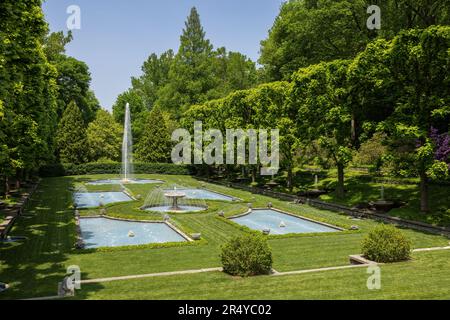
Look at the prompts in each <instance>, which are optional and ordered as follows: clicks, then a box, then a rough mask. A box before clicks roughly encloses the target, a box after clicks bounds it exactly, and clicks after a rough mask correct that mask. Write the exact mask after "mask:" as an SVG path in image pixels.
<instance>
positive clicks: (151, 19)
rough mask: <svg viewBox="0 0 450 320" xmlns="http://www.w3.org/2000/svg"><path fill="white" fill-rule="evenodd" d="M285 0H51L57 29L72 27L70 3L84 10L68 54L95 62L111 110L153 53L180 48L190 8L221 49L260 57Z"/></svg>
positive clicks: (98, 90) (95, 80)
mask: <svg viewBox="0 0 450 320" xmlns="http://www.w3.org/2000/svg"><path fill="white" fill-rule="evenodd" d="M281 3H282V0H220V1H219V0H128V1H126V0H46V1H45V3H44V6H43V8H44V13H45V15H46V19H47V21H48V22H49V25H50V29H51V31H60V30H64V31H65V32H66V31H67V27H66V20H67V18H68V17H69V14H67V13H66V10H67V7H68V6H70V5H78V6H79V7H80V9H81V29H80V30H74V40H73V41H72V43H70V44H69V45H68V46H67V53H68V54H69V55H71V56H74V57H75V58H77V59H79V60H82V61H84V62H86V63H87V64H88V65H89V68H90V71H91V75H92V83H91V87H92V89H93V90H94V91H95V94H96V95H97V98H98V99H99V100H100V103H101V105H102V107H104V108H105V109H109V110H110V109H111V107H112V105H113V104H114V102H115V100H116V97H117V95H119V94H120V93H121V92H123V91H125V90H126V89H127V88H128V87H130V78H131V76H138V75H140V74H141V71H140V68H141V65H142V63H143V62H144V61H145V60H146V59H147V57H148V56H149V55H150V54H151V53H152V52H155V53H158V54H160V53H162V52H164V51H166V50H167V49H174V50H177V49H178V45H179V36H180V34H181V32H182V29H183V27H184V22H185V20H186V17H187V16H188V14H189V11H190V8H191V7H192V6H196V7H197V9H198V11H199V14H200V18H201V21H202V24H203V27H204V29H205V31H206V36H207V38H209V39H210V40H211V42H212V44H213V45H214V47H215V48H217V47H221V46H225V47H226V48H227V49H228V50H230V51H239V52H242V53H243V54H245V55H247V56H248V57H250V58H251V59H252V60H254V61H256V60H257V59H258V57H259V49H260V41H261V40H263V39H265V38H266V37H267V34H268V30H269V29H270V28H271V26H272V24H273V21H274V19H275V17H276V16H277V14H278V12H279V8H280V5H281Z"/></svg>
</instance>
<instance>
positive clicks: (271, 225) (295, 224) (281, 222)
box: [230, 209, 341, 235]
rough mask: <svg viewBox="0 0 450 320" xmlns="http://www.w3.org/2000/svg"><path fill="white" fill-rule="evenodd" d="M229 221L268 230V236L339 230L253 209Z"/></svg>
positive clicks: (268, 211)
mask: <svg viewBox="0 0 450 320" xmlns="http://www.w3.org/2000/svg"><path fill="white" fill-rule="evenodd" d="M230 220H232V221H234V222H236V223H238V224H240V225H243V226H246V227H248V228H250V229H253V230H258V231H263V230H267V229H270V234H275V235H276V234H288V233H319V232H338V231H341V230H340V229H339V228H337V227H336V228H334V227H332V226H327V225H324V224H321V223H318V222H314V221H309V220H306V219H302V218H301V217H296V216H293V215H289V214H286V213H282V212H280V211H277V210H271V209H255V210H253V211H252V212H251V213H249V214H247V215H244V216H240V217H236V218H231V219H230Z"/></svg>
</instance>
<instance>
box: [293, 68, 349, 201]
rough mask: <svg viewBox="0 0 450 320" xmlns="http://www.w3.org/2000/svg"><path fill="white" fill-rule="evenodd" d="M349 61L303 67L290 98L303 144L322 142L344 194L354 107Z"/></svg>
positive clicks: (320, 143)
mask: <svg viewBox="0 0 450 320" xmlns="http://www.w3.org/2000/svg"><path fill="white" fill-rule="evenodd" d="M348 66H349V62H348V61H341V60H336V61H333V62H330V63H321V64H318V65H314V66H310V67H308V68H305V69H300V70H299V71H298V72H297V73H295V74H294V75H293V88H292V91H291V93H290V101H291V103H292V104H293V105H294V106H295V108H297V110H298V114H297V119H296V125H297V129H298V131H297V132H298V134H299V136H300V137H301V139H302V142H303V143H308V142H313V141H318V143H319V145H320V146H321V147H322V148H323V149H324V150H325V151H326V152H327V154H328V158H330V159H332V161H333V162H334V164H335V165H336V166H337V168H338V171H339V174H338V188H337V193H338V195H339V196H340V197H342V196H343V193H344V168H345V166H346V165H347V164H348V163H349V162H350V161H351V156H352V149H351V148H352V145H353V144H354V139H353V137H352V119H353V118H354V112H353V106H352V105H351V104H349V103H348V97H349V86H348V82H347V71H348Z"/></svg>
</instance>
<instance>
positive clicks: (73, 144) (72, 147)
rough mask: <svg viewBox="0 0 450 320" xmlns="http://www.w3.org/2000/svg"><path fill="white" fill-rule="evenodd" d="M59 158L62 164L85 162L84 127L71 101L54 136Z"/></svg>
mask: <svg viewBox="0 0 450 320" xmlns="http://www.w3.org/2000/svg"><path fill="white" fill-rule="evenodd" d="M56 143H57V147H58V154H59V158H60V160H61V161H62V162H63V163H75V164H80V163H83V162H86V159H87V154H86V149H87V148H86V146H87V137H86V126H85V123H84V120H83V117H82V114H81V112H80V109H79V108H78V106H77V104H76V103H75V102H74V101H72V102H71V103H69V105H68V106H67V108H66V110H65V111H64V113H63V116H62V118H61V121H60V122H59V124H58V131H57V134H56Z"/></svg>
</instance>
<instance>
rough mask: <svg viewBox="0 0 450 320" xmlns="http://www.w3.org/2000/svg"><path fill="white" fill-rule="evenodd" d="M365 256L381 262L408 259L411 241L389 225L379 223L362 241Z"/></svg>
mask: <svg viewBox="0 0 450 320" xmlns="http://www.w3.org/2000/svg"><path fill="white" fill-rule="evenodd" d="M362 253H363V255H364V257H365V258H367V259H369V260H372V261H375V262H381V263H388V262H398V261H404V260H408V259H409V258H410V254H411V242H410V241H409V240H408V239H407V238H406V237H405V235H404V234H403V233H402V232H401V231H400V230H398V229H397V228H395V227H394V226H391V225H379V226H377V227H376V228H375V229H373V230H372V231H371V232H370V233H369V234H368V236H367V237H366V238H365V239H364V241H363V243H362Z"/></svg>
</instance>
